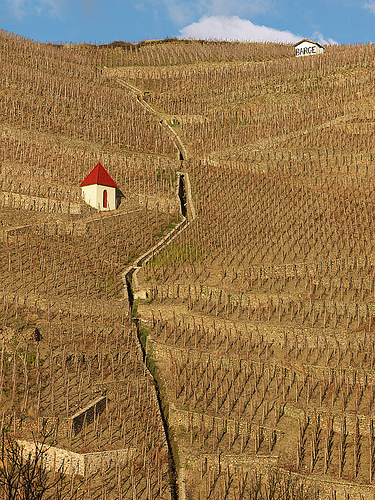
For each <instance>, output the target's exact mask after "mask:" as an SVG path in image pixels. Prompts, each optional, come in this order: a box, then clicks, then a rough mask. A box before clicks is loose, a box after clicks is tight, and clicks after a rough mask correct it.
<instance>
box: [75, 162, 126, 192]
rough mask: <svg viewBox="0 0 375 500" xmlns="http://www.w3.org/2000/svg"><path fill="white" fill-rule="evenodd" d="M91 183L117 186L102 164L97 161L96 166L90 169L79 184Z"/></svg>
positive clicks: (86, 184) (87, 184) (88, 184)
mask: <svg viewBox="0 0 375 500" xmlns="http://www.w3.org/2000/svg"><path fill="white" fill-rule="evenodd" d="M91 184H100V185H101V186H109V187H115V188H117V187H118V186H117V184H116V183H115V181H114V180H113V179H112V177H111V176H110V175H109V173H108V172H107V170H106V169H105V168H104V167H103V165H102V164H101V163H100V161H98V163H97V164H96V166H95V167H94V168H93V169H92V170H91V172H90V173H89V175H88V176H87V177H86V179H84V180H83V181H82V182H81V184H80V187H81V186H90V185H91Z"/></svg>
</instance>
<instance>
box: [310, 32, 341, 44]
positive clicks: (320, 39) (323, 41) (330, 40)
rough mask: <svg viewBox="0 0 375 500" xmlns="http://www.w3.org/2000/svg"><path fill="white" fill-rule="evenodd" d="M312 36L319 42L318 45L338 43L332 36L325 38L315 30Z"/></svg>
mask: <svg viewBox="0 0 375 500" xmlns="http://www.w3.org/2000/svg"><path fill="white" fill-rule="evenodd" d="M313 38H314V40H316V41H317V42H318V43H320V45H338V42H336V40H334V39H333V38H328V39H327V40H326V39H325V38H324V36H323V35H322V34H321V33H320V32H319V31H315V33H314V35H313Z"/></svg>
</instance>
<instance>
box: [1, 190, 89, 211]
mask: <svg viewBox="0 0 375 500" xmlns="http://www.w3.org/2000/svg"><path fill="white" fill-rule="evenodd" d="M0 206H2V207H10V208H18V209H21V210H32V211H34V212H48V213H54V214H57V213H60V214H74V215H79V214H80V213H81V205H80V204H79V203H70V202H69V201H59V200H55V199H51V198H40V197H39V196H30V195H27V194H19V193H11V192H7V191H0Z"/></svg>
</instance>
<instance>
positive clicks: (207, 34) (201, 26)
mask: <svg viewBox="0 0 375 500" xmlns="http://www.w3.org/2000/svg"><path fill="white" fill-rule="evenodd" d="M180 33H181V38H197V39H216V40H243V41H251V42H258V41H260V42H281V43H296V42H298V41H299V40H300V39H301V37H300V36H298V35H295V34H294V33H291V32H290V31H280V30H277V29H274V28H269V27H267V26H258V25H256V24H253V23H252V22H251V21H248V20H247V19H241V18H240V17H238V16H232V17H225V16H211V17H202V18H201V19H200V20H199V21H198V22H196V23H192V24H189V25H188V26H185V28H182V29H181V30H180Z"/></svg>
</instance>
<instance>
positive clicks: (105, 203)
mask: <svg viewBox="0 0 375 500" xmlns="http://www.w3.org/2000/svg"><path fill="white" fill-rule="evenodd" d="M107 204H108V194H107V190H106V189H105V190H104V191H103V208H107Z"/></svg>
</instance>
